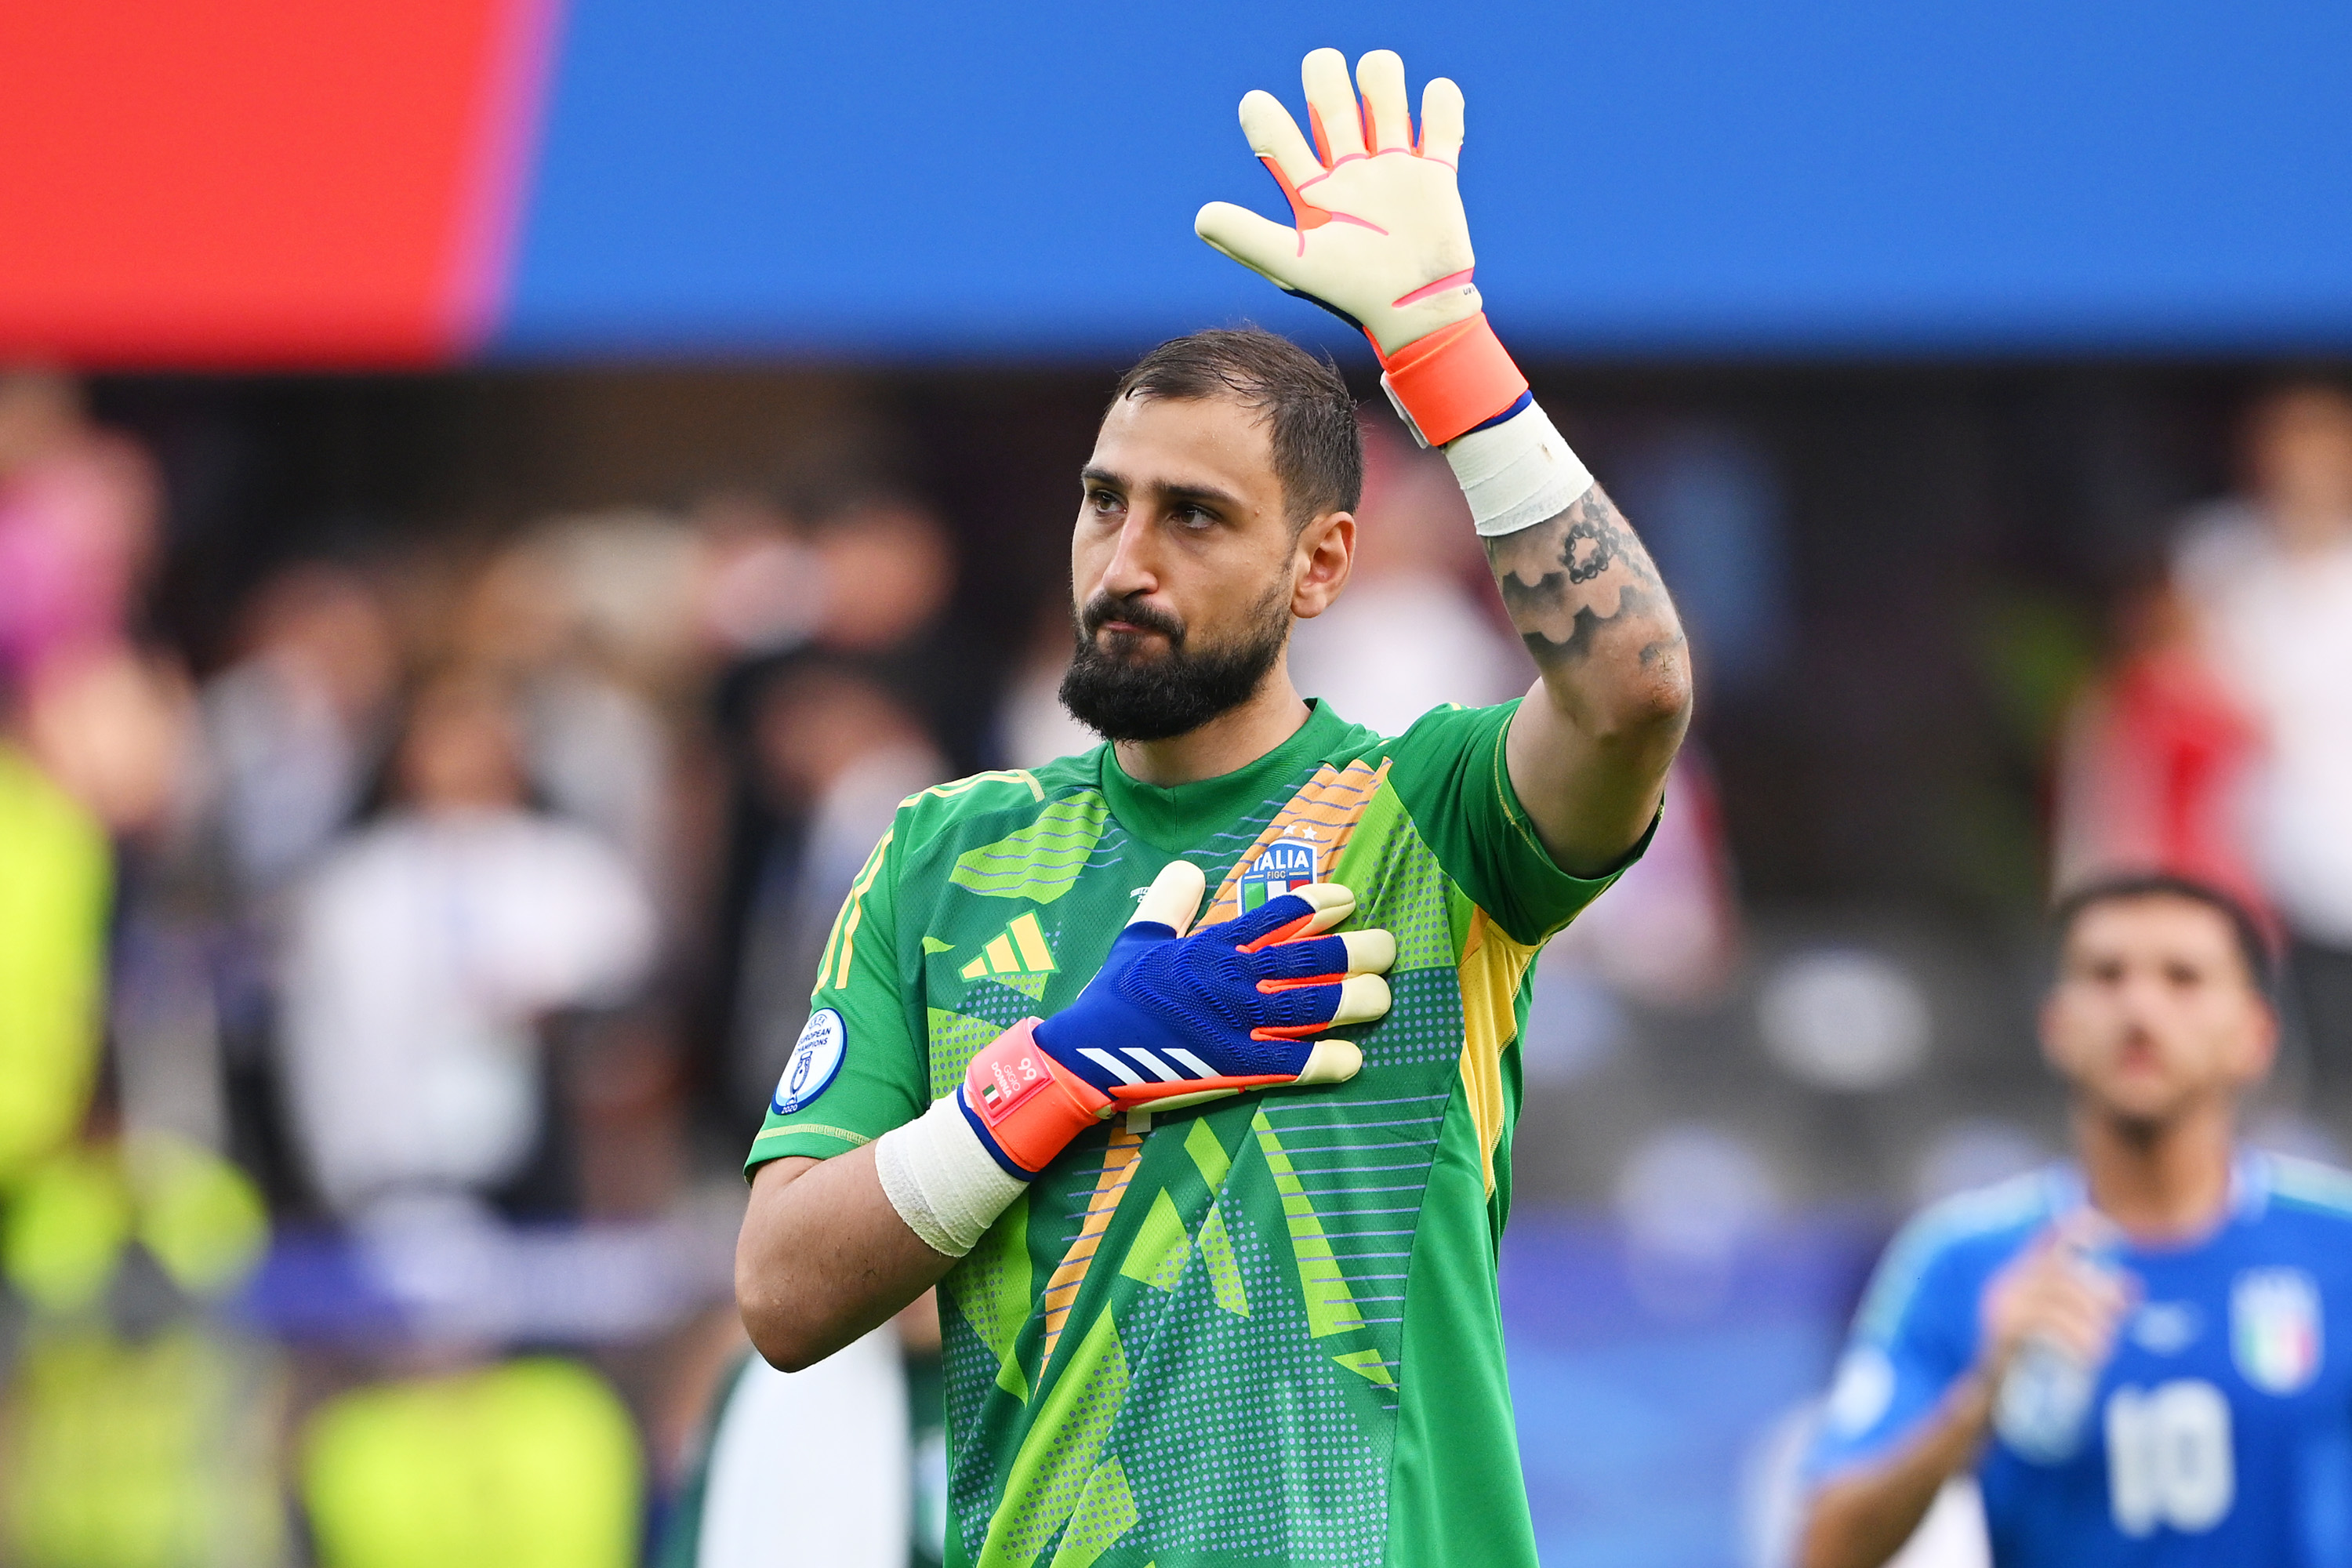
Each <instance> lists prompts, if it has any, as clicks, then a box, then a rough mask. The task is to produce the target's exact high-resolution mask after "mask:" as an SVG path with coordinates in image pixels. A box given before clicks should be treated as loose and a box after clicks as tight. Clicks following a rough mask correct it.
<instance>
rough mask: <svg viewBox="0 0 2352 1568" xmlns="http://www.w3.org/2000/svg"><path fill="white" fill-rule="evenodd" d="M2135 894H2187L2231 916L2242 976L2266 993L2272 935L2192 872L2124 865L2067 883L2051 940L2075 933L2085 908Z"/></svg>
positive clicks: (2053, 913) (2054, 913)
mask: <svg viewBox="0 0 2352 1568" xmlns="http://www.w3.org/2000/svg"><path fill="white" fill-rule="evenodd" d="M2139 899H2186V900H2189V902H2190V903H2192V904H2202V905H2204V906H2205V907H2206V908H2207V909H2209V910H2212V911H2213V912H2214V913H2215V914H2218V915H2220V916H2221V918H2222V919H2223V920H2225V921H2229V922H2230V934H2231V936H2232V937H2233V938H2235V939H2236V941H2237V944H2238V956H2239V957H2240V958H2241V959H2242V960H2244V961H2245V965H2246V981H2247V983H2248V984H2251V985H2252V986H2253V988H2254V989H2255V990H2257V991H2259V992H2261V993H2263V994H2264V995H2265V996H2267V995H2269V994H2270V990H2271V981H2272V970H2273V962H2272V957H2271V942H2270V938H2269V937H2267V936H2265V935H2264V934H2263V927H2262V922H2261V921H2257V920H2255V919H2254V915H2253V911H2252V910H2249V909H2248V908H2247V907H2246V906H2245V904H2244V902H2243V901H2242V900H2239V899H2238V898H2236V897H2234V896H2232V895H2231V894H2229V893H2225V892H2223V891H2222V890H2221V889H2219V888H2217V887H2215V886H2214V885H2213V884H2212V883H2210V882H2200V881H2198V880H2197V879H2194V878H2191V877H2182V876H2178V875H2176V874H2174V873H2172V872H2169V871H2128V872H2121V873H2117V874H2114V875H2110V876H2105V877H2097V878H2094V879H2091V880H2089V881H2087V882H2082V883H2078V884H2077V885H2075V886H2074V887H2073V888H2070V889H2067V890H2066V892H2065V893H2064V894H2063V895H2062V896H2061V897H2060V898H2059V899H2058V900H2057V902H2055V903H2054V904H2053V905H2052V906H2051V908H2050V931H2051V937H2052V940H2053V944H2054V945H2056V946H2060V947H2063V946H2064V945H2065V942H2066V939H2067V937H2068V936H2070V935H2071V934H2073V932H2074V922H2075V921H2079V920H2081V919H2082V918H2083V911H2084V910H2089V909H2095V908H2096V907H2097V906H2099V905H2101V904H2122V903H2130V902H2132V901H2134V900H2139Z"/></svg>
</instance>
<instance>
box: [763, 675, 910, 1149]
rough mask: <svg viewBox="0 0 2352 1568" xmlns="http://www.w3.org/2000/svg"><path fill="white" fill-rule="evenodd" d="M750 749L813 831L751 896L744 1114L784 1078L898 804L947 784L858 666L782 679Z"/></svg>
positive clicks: (776, 797) (784, 854)
mask: <svg viewBox="0 0 2352 1568" xmlns="http://www.w3.org/2000/svg"><path fill="white" fill-rule="evenodd" d="M752 741H753V745H754V747H755V748H756V750H755V755H756V758H757V761H758V764H759V768H760V781H761V788H762V793H763V795H764V796H765V798H766V799H767V800H768V801H770V802H771V803H772V805H773V806H774V808H775V809H776V810H777V812H778V814H779V815H780V816H786V817H789V818H791V819H793V820H796V821H798V822H800V823H801V824H803V827H802V831H801V833H800V835H799V836H798V837H797V838H796V839H795V840H794V841H793V842H792V843H791V844H789V845H787V844H786V843H784V842H782V841H778V842H776V843H774V844H772V846H771V847H770V856H769V859H768V860H767V862H766V863H765V864H764V865H763V866H762V867H761V875H760V879H759V881H758V883H757V885H756V888H755V889H754V893H753V898H752V904H751V921H750V923H749V925H748V926H747V928H746V932H745V946H744V962H743V982H742V1000H741V1004H740V1008H739V1010H738V1015H737V1016H738V1017H739V1018H740V1021H741V1029H742V1039H741V1041H740V1044H739V1047H738V1049H737V1053H736V1063H737V1074H736V1079H735V1085H734V1090H735V1092H734V1098H735V1100H736V1101H737V1102H738V1103H740V1104H742V1105H759V1104H761V1103H763V1102H764V1100H766V1098H767V1095H768V1093H769V1091H770V1090H771V1089H772V1088H773V1087H774V1085H775V1081H776V1076H777V1074H779V1073H780V1072H782V1070H783V1065H784V1058H786V1057H787V1056H789V1055H790V1054H791V1051H792V1047H793V1041H794V1040H795V1039H796V1038H798V1037H799V1035H800V1032H801V1026H802V1025H803V1023H805V1022H806V1021H807V1016H808V994H809V992H810V990H811V988H812V987H813V986H814V983H815V975H816V966H817V963H818V961H819V959H820V958H821V957H822V955H823V953H824V946H825V941H826V938H827V937H828V936H829V934H830V933H831V931H832V930H833V923H834V918H835V915H836V913H837V912H838V911H839V909H840V905H841V900H842V896H843V894H844V893H845V892H846V891H847V890H848V888H849V884H850V883H851V881H852V880H853V879H856V876H857V873H858V870H859V868H861V867H862V866H863V865H864V864H865V862H866V857H867V856H868V855H869V854H871V853H872V852H873V848H874V846H875V844H876V842H877V841H878V840H879V839H880V838H881V837H882V835H883V834H884V833H885V832H886V831H887V830H888V828H889V826H890V818H891V816H892V814H893V813H895V812H896V811H897V810H898V803H899V802H900V801H902V800H904V799H906V798H907V796H908V795H913V794H915V793H916V792H917V791H919V790H922V789H927V788H929V786H930V785H932V784H938V783H939V782H940V780H941V779H943V778H945V777H946V776H947V764H946V763H945V762H944V761H943V760H942V759H941V758H940V753H939V751H938V749H937V748H936V747H934V746H933V745H932V744H931V742H930V741H929V738H928V737H927V736H926V735H925V734H924V732H923V727H922V725H921V723H920V722H919V721H918V720H917V719H916V718H915V716H914V715H913V714H912V713H911V712H909V711H908V710H907V708H906V706H905V705H904V704H903V703H902V702H900V701H899V700H898V699H897V698H896V697H895V696H893V695H892V694H891V693H890V691H889V690H887V689H886V688H884V687H883V686H882V685H881V684H879V683H878V682H877V681H875V680H874V679H870V678H869V677H867V676H866V675H863V674H860V673H858V672H857V669H856V666H854V665H843V664H837V663H833V662H803V663H800V664H797V665H795V666H793V667H792V668H789V669H787V670H785V671H783V672H782V673H780V674H778V675H777V676H775V677H774V678H772V679H771V680H770V681H769V683H768V685H767V686H766V688H765V689H762V691H761V694H760V698H759V706H758V709H757V710H756V712H755V714H754V718H753V730H752Z"/></svg>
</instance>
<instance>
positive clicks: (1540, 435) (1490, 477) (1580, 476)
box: [1445, 403, 1592, 538]
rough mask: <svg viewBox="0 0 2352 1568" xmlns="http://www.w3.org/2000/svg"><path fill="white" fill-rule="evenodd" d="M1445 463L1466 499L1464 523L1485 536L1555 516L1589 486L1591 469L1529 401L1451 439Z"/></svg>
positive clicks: (1590, 483)
mask: <svg viewBox="0 0 2352 1568" xmlns="http://www.w3.org/2000/svg"><path fill="white" fill-rule="evenodd" d="M1445 460H1446V461H1447V462H1449V463H1451V464H1453V465H1454V478H1455V479H1458V480H1460V481H1461V484H1462V493H1463V495H1464V496H1465V497H1466V498H1467V499H1468V500H1469V502H1470V520H1471V521H1473V522H1474V523H1475V524H1476V525H1477V528H1478V531H1479V532H1480V533H1481V534H1484V535H1486V536H1487V537H1489V538H1491V537H1493V536H1494V535H1496V534H1498V533H1517V531H1519V530H1521V529H1523V528H1533V527H1534V526H1535V525H1536V524H1537V523H1539V522H1541V521H1544V520H1545V519H1547V518H1552V517H1558V516H1559V514H1560V513H1561V512H1564V511H1566V510H1568V509H1569V508H1570V506H1571V505H1573V504H1574V503H1575V501H1576V500H1577V498H1578V497H1580V496H1581V495H1583V494H1584V492H1585V491H1587V490H1589V489H1591V488H1592V471H1591V469H1590V468H1586V467H1585V466H1584V465H1583V463H1581V462H1580V461H1579V460H1578V458H1577V456H1576V454H1575V453H1574V452H1571V451H1570V450H1569V449H1568V443H1567V442H1566V441H1564V440H1562V439H1561V438H1560V434H1559V431H1558V430H1555V429H1553V428H1552V423H1551V420H1550V419H1549V418H1548V417H1547V416H1545V414H1544V411H1543V408H1542V405H1539V404H1535V403H1530V404H1528V405H1527V406H1526V407H1525V408H1522V409H1520V410H1519V411H1518V412H1517V414H1514V415H1512V416H1510V417H1509V418H1508V419H1506V420H1504V421H1503V422H1502V423H1501V424H1500V425H1496V426H1491V427H1490V428H1487V429H1485V430H1473V431H1471V432H1470V434H1468V435H1467V436H1462V437H1456V438H1455V439H1454V440H1453V441H1451V442H1449V443H1448V444H1447V446H1446V448H1445Z"/></svg>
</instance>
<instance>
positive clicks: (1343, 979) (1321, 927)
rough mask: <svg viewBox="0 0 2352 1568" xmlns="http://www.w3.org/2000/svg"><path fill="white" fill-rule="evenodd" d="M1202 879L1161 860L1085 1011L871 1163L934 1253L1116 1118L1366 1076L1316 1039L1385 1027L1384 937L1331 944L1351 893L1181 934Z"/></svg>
mask: <svg viewBox="0 0 2352 1568" xmlns="http://www.w3.org/2000/svg"><path fill="white" fill-rule="evenodd" d="M1204 885H1205V884H1204V879H1202V875H1201V871H1200V868H1198V867H1196V866H1194V865H1192V863H1191V862H1190V861H1185V860H1178V861H1174V862H1171V864H1170V865H1169V866H1168V868H1166V869H1165V870H1163V871H1161V872H1160V876H1159V877H1158V878H1157V879H1155V880H1154V881H1153V882H1152V885H1151V887H1150V889H1148V890H1147V891H1146V893H1145V895H1144V898H1143V900H1142V902H1141V904H1140V905H1139V907H1138V908H1137V910H1136V912H1135V916H1134V918H1133V919H1132V920H1131V921H1129V922H1128V925H1127V927H1126V929H1125V930H1124V931H1120V933H1119V934H1118V938H1117V940H1116V941H1114V942H1113V943H1112V944H1111V950H1110V953H1109V955H1108V957H1107V958H1105V959H1104V961H1103V965H1102V968H1101V969H1099V970H1098V971H1097V972H1096V974H1095V977H1094V979H1093V980H1092V981H1091V982H1089V983H1088V984H1087V988H1086V990H1085V991H1084V992H1082V993H1081V994H1079V996H1078V999H1077V1000H1076V1001H1075V1002H1073V1003H1072V1004H1071V1005H1069V1006H1067V1007H1066V1008H1064V1009H1063V1010H1062V1011H1061V1012H1059V1013H1056V1014H1055V1015H1054V1016H1052V1017H1051V1018H1047V1019H1045V1020H1043V1021H1040V1020H1038V1019H1035V1018H1024V1019H1023V1020H1022V1021H1021V1022H1020V1023H1018V1024H1015V1025H1014V1026H1013V1027H1012V1028H1010V1029H1007V1030H1005V1031H1004V1033H1003V1034H1002V1035H999V1036H998V1037H996V1038H995V1039H994V1040H992V1042H990V1043H989V1044H988V1045H987V1046H984V1047H982V1048H981V1050H980V1052H979V1053H978V1054H977V1055H975V1056H974V1057H973V1058H972V1059H971V1065H970V1066H969V1067H968V1068H966V1069H965V1073H964V1080H963V1084H962V1086H961V1088H960V1089H958V1090H957V1091H956V1092H955V1093H953V1094H950V1095H948V1096H946V1097H945V1098H943V1099H941V1100H940V1101H939V1102H938V1103H937V1104H935V1105H934V1106H933V1107H932V1108H931V1110H929V1112H927V1113H926V1114H925V1115H923V1116H922V1117H920V1118H919V1119H918V1120H916V1121H911V1122H909V1123H908V1124H907V1125H906V1126H904V1127H901V1128H898V1129H897V1130H896V1131H892V1132H890V1133H887V1134H886V1135H885V1136H884V1137H883V1138H882V1140H881V1141H880V1142H879V1143H877V1146H876V1149H875V1162H876V1169H877V1173H879V1175H880V1177H881V1181H882V1189H883V1192H884V1194H886V1195H887V1197H888V1198H889V1199H890V1202H891V1205H892V1206H893V1207H895V1208H896V1209H897V1210H898V1213H899V1215H900V1216H901V1217H902V1218H904V1219H905V1220H906V1221H907V1224H908V1227H909V1228H910V1229H912V1230H913V1231H914V1232H915V1234H916V1235H917V1236H919V1237H921V1238H922V1239H923V1241H924V1242H925V1244H926V1245H928V1246H929V1247H932V1248H933V1249H934V1250H936V1251H939V1252H941V1253H944V1254H946V1255H947V1256H949V1257H961V1256H962V1255H963V1253H965V1252H966V1251H969V1250H970V1249H971V1246H972V1244H973V1243H975V1242H977V1241H978V1240H979V1238H980V1237H981V1235H982V1233H983V1232H985V1231H986V1229H987V1227H988V1226H989V1225H990V1224H992V1223H993V1222H994V1220H995V1217H996V1215H998V1214H1000V1213H1002V1212H1003V1209H1004V1207H1005V1205H1007V1204H1009V1203H1010V1202H1011V1201H1012V1200H1013V1198H1014V1197H1015V1196H1017V1195H1018V1194H1020V1192H1021V1190H1022V1189H1023V1188H1024V1186H1025V1185H1026V1184H1027V1183H1028V1182H1029V1181H1030V1180H1031V1179H1032V1178H1034V1176H1035V1175H1036V1174H1037V1173H1038V1172H1040V1171H1042V1170H1044V1169H1045V1167H1046V1166H1047V1165H1048V1164H1050V1163H1053V1161H1054V1159H1055V1156H1057V1155H1058V1154H1060V1153H1061V1152H1062V1151H1063V1150H1064V1149H1065V1148H1066V1147H1068V1145H1069V1143H1070V1141H1071V1140H1072V1139H1074V1138H1076V1137H1077V1136H1078V1134H1080V1133H1081V1132H1084V1131H1087V1129H1088V1128H1090V1127H1093V1126H1094V1125H1096V1124H1097V1122H1100V1121H1107V1120H1108V1119H1109V1118H1110V1117H1111V1116H1113V1115H1115V1114H1117V1113H1118V1112H1119V1111H1122V1110H1127V1111H1154V1110H1176V1109H1178V1108H1180V1107H1183V1106H1188V1105H1197V1104H1200V1103H1202V1102H1203V1101H1206V1100H1217V1099H1221V1098H1223V1097H1224V1096H1226V1095H1232V1094H1239V1093H1242V1092H1244V1090H1248V1089H1272V1088H1281V1087H1290V1086H1297V1085H1306V1084H1317V1083H1338V1082H1341V1081H1344V1080H1345V1079H1350V1078H1353V1077H1354V1076H1355V1075H1356V1073H1357V1070H1358V1069H1359V1068H1361V1067H1362V1065H1363V1057H1362V1054H1361V1053H1360V1051H1359V1050H1358V1049H1357V1047H1355V1046H1354V1045H1353V1044H1351V1043H1350V1042H1349V1041H1347V1040H1344V1039H1339V1038H1318V1036H1322V1035H1324V1034H1325V1032H1326V1031H1328V1030H1329V1029H1331V1028H1334V1027H1338V1026H1344V1025H1349V1024H1361V1023H1370V1021H1372V1020H1373V1019H1376V1018H1379V1017H1381V1016H1383V1015H1384V1014H1386V1013H1387V1012H1388V1009H1389V990H1388V983H1387V982H1386V981H1384V980H1382V979H1381V972H1382V971H1384V970H1386V969H1387V968H1388V967H1389V965H1390V964H1391V963H1393V962H1394V961H1395V958H1396V939H1395V938H1394V937H1392V936H1391V935H1390V934H1389V933H1388V932H1387V931H1348V932H1345V933H1343V934H1339V935H1333V934H1329V933H1330V931H1331V928H1332V927H1334V926H1336V925H1339V923H1340V922H1341V921H1345V920H1346V919H1347V918H1348V917H1349V915H1350V914H1352V913H1354V912H1355V908H1356V900H1355V895H1354V894H1352V893H1350V892H1349V890H1348V889H1345V888H1343V887H1340V886H1339V885H1338V884H1336V883H1330V882H1320V883H1316V884H1313V885H1311V886H1308V887H1304V888H1300V889H1297V890H1296V891H1294V892H1290V893H1286V894H1284V895H1283V896H1281V897H1279V898H1276V899H1271V900H1267V901H1266V902H1265V904H1263V905H1261V906H1260V907H1258V908H1257V909H1255V910H1251V911H1250V912H1249V913H1247V914H1245V915H1243V916H1242V917H1240V918H1239V919H1237V920H1232V921H1224V922H1223V923H1221V924H1218V925H1213V926H1208V927H1204V928H1202V930H1200V931H1194V932H1192V934H1191V935H1189V936H1187V935H1186V934H1185V931H1186V929H1187V928H1188V927H1190V926H1191V924H1192V918H1193V915H1194V914H1195V912H1196V911H1197V910H1199V908H1200V903H1201V895H1202V891H1203V889H1204Z"/></svg>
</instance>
